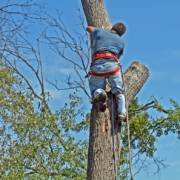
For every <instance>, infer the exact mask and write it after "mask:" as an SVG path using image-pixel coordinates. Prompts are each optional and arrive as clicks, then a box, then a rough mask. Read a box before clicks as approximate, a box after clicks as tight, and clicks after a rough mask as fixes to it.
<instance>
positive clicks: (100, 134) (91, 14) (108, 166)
mask: <svg viewBox="0 0 180 180" xmlns="http://www.w3.org/2000/svg"><path fill="white" fill-rule="evenodd" d="M81 2H82V6H83V10H84V13H85V16H86V20H87V23H88V25H93V26H96V27H105V28H107V29H109V28H110V27H111V23H110V21H109V17H108V14H107V11H106V9H105V7H104V2H103V0H81ZM148 76H149V73H148V69H147V68H146V66H144V65H142V64H140V63H139V62H137V61H135V62H133V63H132V64H131V65H130V67H129V68H128V69H127V70H126V71H125V73H124V80H125V88H126V94H127V102H128V104H129V103H130V102H131V100H132V99H133V97H134V96H135V95H136V94H137V93H138V92H139V91H140V89H141V88H142V86H143V84H144V83H145V81H146V79H147V78H148ZM112 105H113V106H114V109H116V108H115V106H116V103H115V102H114V98H113V95H112V94H111V93H109V94H108V108H107V109H106V111H105V112H100V111H99V107H98V104H94V105H93V106H92V110H91V120H90V136H89V150H88V169H87V179H88V180H115V176H116V171H117V166H118V162H119V161H118V159H119V155H120V147H119V146H120V145H119V141H120V138H119V137H120V136H119V135H120V130H121V126H120V124H119V123H118V121H117V120H115V122H114V124H113V123H112V117H116V113H117V112H112ZM115 119H116V118H115ZM113 125H114V131H112V126H113ZM113 132H114V133H113ZM113 139H114V142H115V148H114V149H115V159H116V162H114V153H113ZM114 164H115V165H116V167H114Z"/></svg>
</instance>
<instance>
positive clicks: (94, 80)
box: [89, 76, 107, 111]
mask: <svg viewBox="0 0 180 180" xmlns="http://www.w3.org/2000/svg"><path fill="white" fill-rule="evenodd" d="M105 86H106V79H105V77H97V76H90V78H89V87H90V91H91V95H92V102H93V103H97V102H98V103H99V104H100V107H101V111H105V109H106V106H107V104H106V100H107V95H106V92H105V90H104V89H105Z"/></svg>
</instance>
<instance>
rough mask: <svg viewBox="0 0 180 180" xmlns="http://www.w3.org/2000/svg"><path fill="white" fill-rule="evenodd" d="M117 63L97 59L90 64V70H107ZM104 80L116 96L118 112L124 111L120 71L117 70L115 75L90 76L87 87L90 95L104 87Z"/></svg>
mask: <svg viewBox="0 0 180 180" xmlns="http://www.w3.org/2000/svg"><path fill="white" fill-rule="evenodd" d="M117 65H118V63H117V62H115V61H113V60H107V59H106V60H103V59H102V60H97V61H96V62H95V63H94V64H92V65H91V68H90V71H94V72H109V71H111V70H112V69H113V68H115V67H117ZM106 81H108V83H109V84H110V86H111V91H112V93H113V94H115V96H116V101H117V105H118V113H126V106H125V96H124V86H123V81H122V76H121V72H118V73H116V74H115V75H112V76H109V77H102V76H101V77H98V76H90V78H89V87H90V91H91V94H92V96H93V93H94V91H95V90H96V89H105V87H106Z"/></svg>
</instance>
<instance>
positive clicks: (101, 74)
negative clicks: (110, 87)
mask: <svg viewBox="0 0 180 180" xmlns="http://www.w3.org/2000/svg"><path fill="white" fill-rule="evenodd" d="M100 59H108V60H112V61H116V62H118V59H119V58H118V55H117V54H115V53H112V52H108V51H102V52H96V53H95V54H94V55H93V58H92V63H94V62H95V61H97V60H100ZM119 71H120V66H116V67H115V68H114V69H112V70H111V71H108V72H97V71H89V73H88V75H92V76H98V77H106V76H107V77H108V76H113V75H115V74H116V73H118V72H119Z"/></svg>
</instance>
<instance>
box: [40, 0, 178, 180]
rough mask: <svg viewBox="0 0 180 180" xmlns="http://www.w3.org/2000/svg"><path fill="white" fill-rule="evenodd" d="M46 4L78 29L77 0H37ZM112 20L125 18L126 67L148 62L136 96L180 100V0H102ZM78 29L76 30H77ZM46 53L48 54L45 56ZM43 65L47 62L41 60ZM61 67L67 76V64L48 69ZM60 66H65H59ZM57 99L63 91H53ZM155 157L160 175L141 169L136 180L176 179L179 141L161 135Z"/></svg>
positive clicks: (53, 70)
mask: <svg viewBox="0 0 180 180" xmlns="http://www.w3.org/2000/svg"><path fill="white" fill-rule="evenodd" d="M39 2H43V3H44V2H46V3H47V4H48V11H49V12H50V13H55V10H59V11H62V12H63V16H62V17H63V21H64V22H65V23H66V25H67V27H69V28H70V27H71V28H72V29H74V30H76V29H77V28H78V25H77V24H78V22H79V20H78V17H77V16H78V11H77V10H78V9H79V8H81V3H80V0H69V1H68V0H67V1H59V0H52V1H48V0H39ZM105 4H106V7H107V10H108V12H109V15H110V19H111V21H112V23H115V22H118V21H124V22H125V23H126V25H127V27H128V32H127V34H126V36H125V37H124V41H125V44H126V48H125V53H124V56H123V58H122V64H123V67H124V69H126V68H127V67H128V66H129V65H130V64H131V62H132V61H133V60H139V61H140V62H141V63H143V64H145V65H147V67H148V68H149V70H150V77H149V79H148V81H147V82H146V84H145V85H144V87H143V88H142V90H141V92H140V93H139V94H138V97H139V99H140V101H141V102H147V101H148V99H149V98H150V97H151V96H155V97H157V98H158V99H159V100H160V101H161V102H162V103H163V105H164V106H166V107H168V106H169V98H172V99H174V100H176V101H178V102H180V35H179V33H180V23H179V22H180V11H179V7H180V1H179V0H146V1H144V0H136V1H131V0H126V1H123V0H113V1H112V0H110V1H108V0H105ZM77 30H78V29H77ZM47 56H48V55H47ZM44 64H45V65H47V64H48V62H44ZM60 66H61V75H64V76H65V75H66V72H67V71H69V70H70V69H69V67H68V66H66V64H61V63H59V64H55V65H54V66H53V65H52V66H51V65H48V69H49V72H50V71H52V72H55V71H57V74H58V69H59V67H60ZM62 67H63V68H64V69H62ZM51 92H52V93H54V97H56V98H57V101H59V100H60V99H61V98H62V97H63V95H64V94H63V93H64V92H53V91H52V90H51ZM157 147H158V152H157V156H159V157H161V158H162V159H165V160H166V164H167V168H166V169H163V170H162V171H161V172H160V174H159V175H152V174H149V175H147V173H146V172H141V173H140V174H139V175H138V176H137V178H136V179H138V180H170V179H172V180H179V179H180V171H179V169H180V155H179V149H180V142H179V140H177V139H176V137H174V136H170V137H168V138H167V137H166V138H161V139H160V140H159V141H158V143H157Z"/></svg>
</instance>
